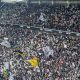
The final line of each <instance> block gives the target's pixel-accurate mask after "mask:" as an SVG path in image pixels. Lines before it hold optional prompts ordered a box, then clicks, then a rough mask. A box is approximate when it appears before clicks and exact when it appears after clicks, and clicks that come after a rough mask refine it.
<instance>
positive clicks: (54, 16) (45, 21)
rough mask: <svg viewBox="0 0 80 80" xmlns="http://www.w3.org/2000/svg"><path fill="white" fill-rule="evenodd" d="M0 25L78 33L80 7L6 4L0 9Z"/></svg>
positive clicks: (79, 27) (79, 30)
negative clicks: (35, 27) (20, 25)
mask: <svg viewBox="0 0 80 80" xmlns="http://www.w3.org/2000/svg"><path fill="white" fill-rule="evenodd" d="M0 5H2V3H0ZM0 23H3V24H6V23H7V24H22V25H28V26H37V27H45V28H53V29H54V28H55V29H57V30H59V29H61V30H69V31H74V32H80V5H79V4H70V5H67V4H54V5H49V4H40V5H38V4H29V5H27V4H24V3H16V4H7V3H6V4H4V6H2V7H1V8H0Z"/></svg>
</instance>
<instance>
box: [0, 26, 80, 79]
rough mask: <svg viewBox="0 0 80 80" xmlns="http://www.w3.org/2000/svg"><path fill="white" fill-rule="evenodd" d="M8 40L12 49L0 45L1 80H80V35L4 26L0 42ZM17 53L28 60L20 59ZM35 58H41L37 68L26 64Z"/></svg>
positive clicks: (1, 29) (1, 27)
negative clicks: (20, 53) (21, 53)
mask: <svg viewBox="0 0 80 80" xmlns="http://www.w3.org/2000/svg"><path fill="white" fill-rule="evenodd" d="M4 37H7V38H8V41H9V42H10V44H11V48H7V47H4V46H2V45H0V78H1V80H80V58H79V57H80V54H79V53H80V37H79V36H78V37H77V36H71V35H63V34H58V33H49V32H45V31H38V30H37V31H36V30H30V29H26V28H16V26H13V27H12V26H10V25H4V26H0V42H1V41H2V39H3V38H4ZM16 50H19V52H24V53H25V54H26V57H25V58H22V57H20V56H18V55H17V54H16ZM32 56H36V57H37V59H38V65H37V66H36V67H35V68H31V65H29V64H28V63H27V62H25V60H28V59H30V58H31V57H32ZM6 65H7V66H6ZM2 70H3V72H4V75H3V74H2Z"/></svg>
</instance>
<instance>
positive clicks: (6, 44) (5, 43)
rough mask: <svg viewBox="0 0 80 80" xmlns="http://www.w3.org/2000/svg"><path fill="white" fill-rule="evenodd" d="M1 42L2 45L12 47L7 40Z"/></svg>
mask: <svg viewBox="0 0 80 80" xmlns="http://www.w3.org/2000/svg"><path fill="white" fill-rule="evenodd" d="M0 44H1V45H2V46H5V47H7V48H10V47H11V45H10V43H9V42H8V41H7V40H3V41H2V42H1V43H0Z"/></svg>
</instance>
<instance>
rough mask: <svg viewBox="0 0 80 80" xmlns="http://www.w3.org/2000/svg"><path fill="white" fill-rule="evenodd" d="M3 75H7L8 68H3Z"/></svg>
mask: <svg viewBox="0 0 80 80" xmlns="http://www.w3.org/2000/svg"><path fill="white" fill-rule="evenodd" d="M2 75H3V77H7V70H6V68H3V71H2Z"/></svg>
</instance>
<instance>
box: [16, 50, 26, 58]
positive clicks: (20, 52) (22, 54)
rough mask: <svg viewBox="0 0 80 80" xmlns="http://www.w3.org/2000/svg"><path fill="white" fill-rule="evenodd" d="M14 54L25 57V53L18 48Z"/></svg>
mask: <svg viewBox="0 0 80 80" xmlns="http://www.w3.org/2000/svg"><path fill="white" fill-rule="evenodd" d="M15 52H16V54H17V55H20V56H21V57H22V58H25V57H26V53H24V52H22V51H20V50H15Z"/></svg>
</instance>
